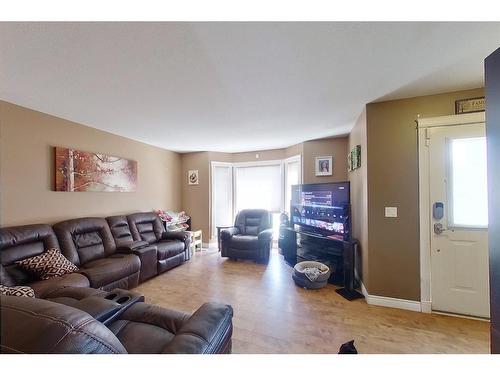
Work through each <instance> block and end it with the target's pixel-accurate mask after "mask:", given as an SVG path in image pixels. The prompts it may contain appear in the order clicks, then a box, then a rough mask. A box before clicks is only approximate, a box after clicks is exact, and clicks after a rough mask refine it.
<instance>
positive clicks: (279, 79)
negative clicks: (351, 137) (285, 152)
mask: <svg viewBox="0 0 500 375" xmlns="http://www.w3.org/2000/svg"><path fill="white" fill-rule="evenodd" d="M499 46H500V23H473V22H472V23H384V22H381V23H369V22H358V23H341V22H331V23H294V22H288V23H257V22H255V23H253V22H251V23H248V22H247V23H168V22H165V23H122V22H118V23H0V82H1V84H0V98H1V99H3V100H6V101H9V102H13V103H16V104H19V105H22V106H26V107H29V108H33V109H36V110H39V111H42V112H45V113H49V114H52V115H55V116H59V117H62V118H66V119H69V120H72V121H76V122H79V123H82V124H85V125H88V126H92V127H95V128H98V129H102V130H106V131H109V132H111V133H115V134H119V135H122V136H125V137H129V138H132V139H136V140H139V141H143V142H146V143H149V144H153V145H156V146H160V147H163V148H166V149H171V150H175V151H181V152H184V151H201V150H211V151H226V152H235V151H250V150H262V149H270V148H280V147H285V146H289V145H292V144H295V143H298V142H302V141H304V140H307V139H312V138H320V137H326V136H335V135H341V134H346V133H348V132H349V131H350V129H351V128H352V126H353V122H354V121H355V120H356V118H357V116H358V115H359V114H360V112H361V111H362V108H363V106H364V104H365V103H368V102H372V101H376V100H383V99H384V100H385V99H395V98H402V97H409V96H417V95H423V94H432V93H438V92H445V91H453V90H460V89H465V88H475V87H480V86H482V85H483V59H484V58H485V57H486V56H487V55H488V54H489V53H491V52H492V51H493V50H495V49H496V48H497V47H499Z"/></svg>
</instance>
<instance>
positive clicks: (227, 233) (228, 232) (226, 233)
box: [220, 227, 240, 240]
mask: <svg viewBox="0 0 500 375" xmlns="http://www.w3.org/2000/svg"><path fill="white" fill-rule="evenodd" d="M238 233H240V230H239V229H238V228H236V227H229V228H225V229H223V230H221V231H220V237H221V239H223V240H228V239H230V238H231V237H233V236H234V235H236V234H238Z"/></svg>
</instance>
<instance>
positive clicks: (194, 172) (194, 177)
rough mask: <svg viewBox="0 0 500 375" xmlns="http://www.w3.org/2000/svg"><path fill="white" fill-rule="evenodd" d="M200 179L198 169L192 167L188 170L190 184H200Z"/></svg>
mask: <svg viewBox="0 0 500 375" xmlns="http://www.w3.org/2000/svg"><path fill="white" fill-rule="evenodd" d="M199 182H200V180H199V179H198V169H191V170H189V171H188V184H189V185H198V184H199Z"/></svg>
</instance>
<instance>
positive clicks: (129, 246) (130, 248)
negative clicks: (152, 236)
mask: <svg viewBox="0 0 500 375" xmlns="http://www.w3.org/2000/svg"><path fill="white" fill-rule="evenodd" d="M148 246H149V242H147V241H132V242H126V243H121V244H117V246H116V251H118V252H119V253H133V252H134V251H136V250H138V249H141V248H143V247H148Z"/></svg>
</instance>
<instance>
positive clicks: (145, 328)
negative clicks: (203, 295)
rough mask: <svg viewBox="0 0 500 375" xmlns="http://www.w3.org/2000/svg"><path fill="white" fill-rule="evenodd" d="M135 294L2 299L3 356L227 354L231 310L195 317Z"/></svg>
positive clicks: (89, 292) (74, 292)
mask: <svg viewBox="0 0 500 375" xmlns="http://www.w3.org/2000/svg"><path fill="white" fill-rule="evenodd" d="M143 301H144V296H142V295H141V294H139V293H135V292H129V291H126V290H122V289H115V290H113V291H111V292H106V291H103V290H97V289H92V288H71V287H68V288H63V289H60V290H58V291H53V292H52V293H51V295H50V296H48V298H47V299H38V298H28V297H12V296H0V310H1V316H2V327H1V340H0V352H1V353H40V354H41V353H43V354H45V353H47V354H125V353H131V354H225V353H230V352H231V336H232V331H233V325H232V316H233V310H232V308H231V306H228V305H223V304H219V303H213V302H212V303H205V304H204V305H202V306H201V307H200V308H199V309H198V310H196V311H195V312H194V313H193V314H186V313H182V312H178V311H173V310H169V309H165V308H162V307H159V306H154V305H150V304H147V303H144V302H143Z"/></svg>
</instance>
